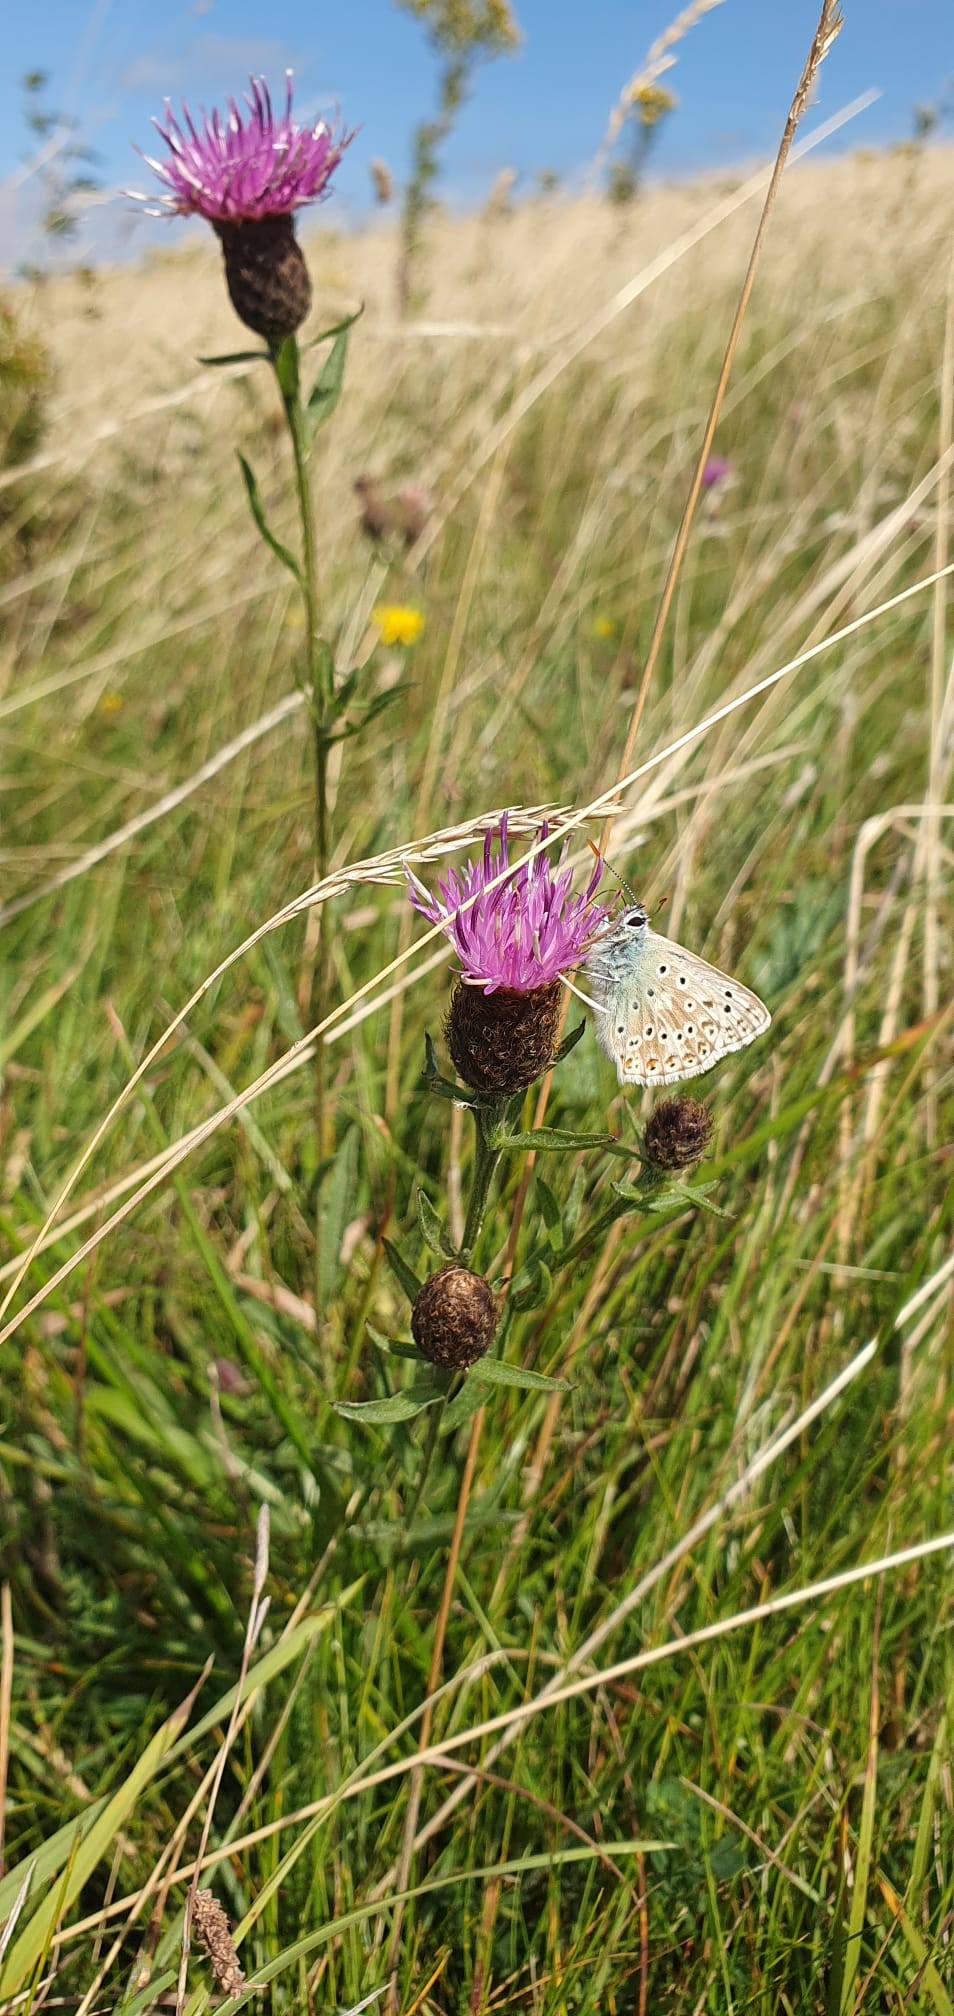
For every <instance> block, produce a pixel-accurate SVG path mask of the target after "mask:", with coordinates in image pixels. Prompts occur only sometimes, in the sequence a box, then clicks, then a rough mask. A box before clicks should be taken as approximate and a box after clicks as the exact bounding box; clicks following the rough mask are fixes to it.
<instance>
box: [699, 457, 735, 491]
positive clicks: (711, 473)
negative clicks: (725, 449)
mask: <svg viewBox="0 0 954 2016" xmlns="http://www.w3.org/2000/svg"><path fill="white" fill-rule="evenodd" d="M731 467H732V464H731V462H730V461H729V459H728V456H726V455H710V457H709V460H708V462H707V463H706V465H705V468H704V469H703V471H702V487H703V490H714V489H715V488H716V485H717V484H719V483H724V482H725V479H726V477H727V476H728V474H729V471H730V470H731Z"/></svg>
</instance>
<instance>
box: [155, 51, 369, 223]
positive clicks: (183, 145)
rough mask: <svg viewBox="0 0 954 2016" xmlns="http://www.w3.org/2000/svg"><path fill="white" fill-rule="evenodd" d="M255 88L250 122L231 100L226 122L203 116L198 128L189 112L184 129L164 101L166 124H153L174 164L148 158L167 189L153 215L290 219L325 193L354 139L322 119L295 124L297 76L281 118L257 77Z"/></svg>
mask: <svg viewBox="0 0 954 2016" xmlns="http://www.w3.org/2000/svg"><path fill="white" fill-rule="evenodd" d="M249 84H250V92H249V93H247V94H246V99H245V103H246V105H247V106H248V115H247V116H246V117H244V119H243V114H242V112H241V111H240V110H239V107H238V105H237V104H236V102H235V99H234V98H229V99H228V100H227V101H226V102H227V105H228V114H227V116H226V117H225V118H223V116H222V114H221V113H220V112H217V111H216V112H213V113H211V115H210V114H208V113H205V112H203V113H202V114H201V118H200V122H199V125H198V126H196V124H195V122H194V121H193V119H192V117H191V114H190V113H189V111H188V109H187V107H186V106H185V105H183V108H182V121H181V124H180V121H179V120H178V119H176V118H175V116H174V114H173V111H172V106H171V104H170V102H169V100H168V98H167V99H166V118H165V124H162V123H161V122H160V120H158V119H154V120H153V122H152V123H153V125H154V126H155V128H156V131H157V133H158V134H159V137H160V139H161V140H164V141H165V144H166V146H167V147H168V149H169V156H170V158H169V160H168V161H154V160H152V158H151V156H150V155H148V154H144V155H143V160H144V161H145V162H146V163H147V165H148V166H149V167H150V168H151V169H152V171H153V173H154V174H155V175H157V176H158V178H159V180H160V182H164V183H165V185H166V191H165V194H164V195H162V196H159V197H157V198H156V208H155V209H153V210H152V211H151V212H150V214H151V215H152V216H155V217H163V216H173V217H190V216H195V217H205V218H206V219H207V221H208V222H209V223H210V224H242V223H250V222H253V221H256V220H258V219H260V218H263V217H287V216H290V215H291V213H292V211H293V210H300V209H301V207H302V205H303V204H304V203H314V202H316V201H317V200H318V198H319V197H321V196H322V195H323V194H324V191H325V189H326V187H327V184H328V181H329V179H330V177H331V176H332V174H333V173H334V170H335V169H336V168H337V166H338V163H339V161H340V160H341V156H342V154H343V153H344V150H345V148H346V147H347V145H348V143H349V141H350V140H352V139H353V138H354V135H353V133H335V132H334V131H333V130H332V128H331V127H330V126H328V125H327V124H326V122H325V120H323V119H319V120H318V122H317V124H316V125H314V126H298V125H297V124H296V122H295V120H294V119H293V118H292V81H291V71H288V73H287V87H286V96H285V110H284V112H283V113H281V114H280V115H276V113H275V112H274V111H273V109H272V101H271V98H270V96H269V92H268V86H267V84H266V83H265V81H264V79H263V78H259V77H252V78H250V79H249ZM137 151H139V150H137ZM143 200H145V199H143Z"/></svg>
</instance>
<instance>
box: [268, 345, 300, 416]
mask: <svg viewBox="0 0 954 2016" xmlns="http://www.w3.org/2000/svg"><path fill="white" fill-rule="evenodd" d="M273 363H274V365H275V376H276V378H277V379H278V389H279V391H280V392H281V395H282V398H283V399H284V401H285V404H286V406H291V405H294V404H295V402H296V401H297V399H298V394H299V390H300V386H301V373H300V371H299V368H298V342H297V339H296V338H295V337H294V336H286V337H285V340H284V342H283V343H280V344H279V346H278V349H277V350H276V352H275V355H274V358H273Z"/></svg>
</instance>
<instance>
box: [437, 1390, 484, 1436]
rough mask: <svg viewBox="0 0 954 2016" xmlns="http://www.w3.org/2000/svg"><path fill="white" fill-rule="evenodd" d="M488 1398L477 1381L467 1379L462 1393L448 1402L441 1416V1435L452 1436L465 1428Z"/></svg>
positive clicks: (456, 1394) (455, 1395)
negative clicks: (456, 1431)
mask: <svg viewBox="0 0 954 2016" xmlns="http://www.w3.org/2000/svg"><path fill="white" fill-rule="evenodd" d="M486 1398H487V1395H486V1393H485V1391H484V1389H483V1387H482V1386H481V1385H480V1384H479V1383H478V1381H477V1380H476V1379H471V1378H467V1379H465V1380H464V1383H463V1386H462V1387H461V1389H460V1392H459V1393H455V1394H454V1397H453V1399H452V1400H448V1402H447V1406H446V1407H445V1409H444V1412H443V1414H442V1415H441V1434H442V1435H452V1434H453V1433H454V1431H455V1430H456V1429H457V1428H463V1426H464V1424H465V1422H467V1421H470V1420H472V1418H473V1416H474V1415H475V1414H476V1412H477V1409H478V1407H483V1405H484V1403H485V1401H486Z"/></svg>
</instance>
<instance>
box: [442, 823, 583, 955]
mask: <svg viewBox="0 0 954 2016" xmlns="http://www.w3.org/2000/svg"><path fill="white" fill-rule="evenodd" d="M499 837H500V851H499V853H495V852H494V841H495V839H496V838H497V836H496V834H494V833H488V834H487V837H486V839H485V841H484V854H483V860H482V861H476V862H475V861H468V863H467V865H466V867H465V868H464V869H463V871H462V872H461V874H460V875H458V874H457V871H456V870H455V869H452V870H451V871H450V873H449V874H447V875H446V876H444V877H443V878H441V879H439V880H438V884H437V886H438V889H439V890H440V892H441V899H442V900H438V898H437V897H436V896H431V895H430V894H429V893H428V891H427V890H426V889H425V888H424V887H423V885H422V884H421V883H419V882H418V881H417V878H416V877H414V878H413V879H411V878H410V874H409V880H411V890H410V895H411V902H412V903H413V905H414V908H415V910H419V911H420V913H421V915H422V917H428V918H429V919H430V921H431V923H432V924H443V925H444V928H445V930H446V932H447V936H448V938H449V939H450V941H451V943H452V945H453V946H454V947H455V949H456V951H457V953H458V956H459V958H460V962H461V967H462V970H463V974H464V978H465V979H466V980H470V981H473V982H474V983H475V984H477V985H478V986H481V987H482V988H483V990H484V993H485V994H493V993H494V992H495V990H496V989H497V988H498V987H508V988H510V989H511V990H512V991H513V992H514V993H517V994H530V993H532V992H533V990H534V989H535V988H537V987H547V986H549V985H550V983H551V981H553V980H558V979H559V978H560V977H561V975H562V974H564V973H568V972H571V971H572V969H573V967H574V966H576V965H578V964H579V961H580V959H581V958H582V957H583V954H584V953H585V951H586V949H587V947H588V945H589V943H590V940H591V939H592V937H593V934H594V932H596V931H597V930H598V929H599V927H600V925H601V924H603V923H604V922H605V920H606V915H607V913H606V911H605V910H604V908H603V906H602V904H600V903H593V902H592V901H591V898H592V896H593V893H594V891H595V889H596V886H597V883H598V882H599V879H600V876H601V874H602V872H603V863H602V861H598V862H597V864H596V867H595V869H594V870H593V873H592V875H591V876H590V880H589V883H588V884H587V887H586V889H585V890H584V892H583V894H582V896H571V894H570V887H571V883H572V880H573V874H572V870H571V869H569V868H567V869H565V870H563V861H564V859H565V856H566V846H565V844H564V849H563V853H562V854H561V856H560V860H559V862H558V864H557V868H558V872H557V873H556V874H554V872H553V869H552V866H551V864H550V862H549V861H548V860H547V858H546V856H545V855H543V854H537V855H535V856H534V858H533V860H532V861H525V862H523V863H522V864H521V865H520V867H518V868H515V869H513V870H512V871H511V873H510V874H509V876H508V879H507V880H506V881H505V882H501V883H500V884H499V886H498V887H497V888H496V889H489V890H488V888H487V885H488V883H490V882H492V881H494V879H495V878H496V877H497V876H498V875H499V874H500V873H501V871H503V870H507V869H509V867H510V861H509V856H508V853H507V815H506V813H504V816H503V819H502V820H501V822H500V836H499ZM546 837H547V827H546V821H544V823H543V825H542V827H541V828H540V838H541V840H545V839H546ZM559 871H562V872H559ZM470 897H473V898H475V899H476V900H475V901H473V902H471V903H470V906H469V908H468V909H466V910H462V911H461V913H460V915H459V916H457V917H455V916H454V915H453V912H454V911H455V910H457V909H458V906H459V905H460V904H461V903H466V902H467V901H468V898H470Z"/></svg>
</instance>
